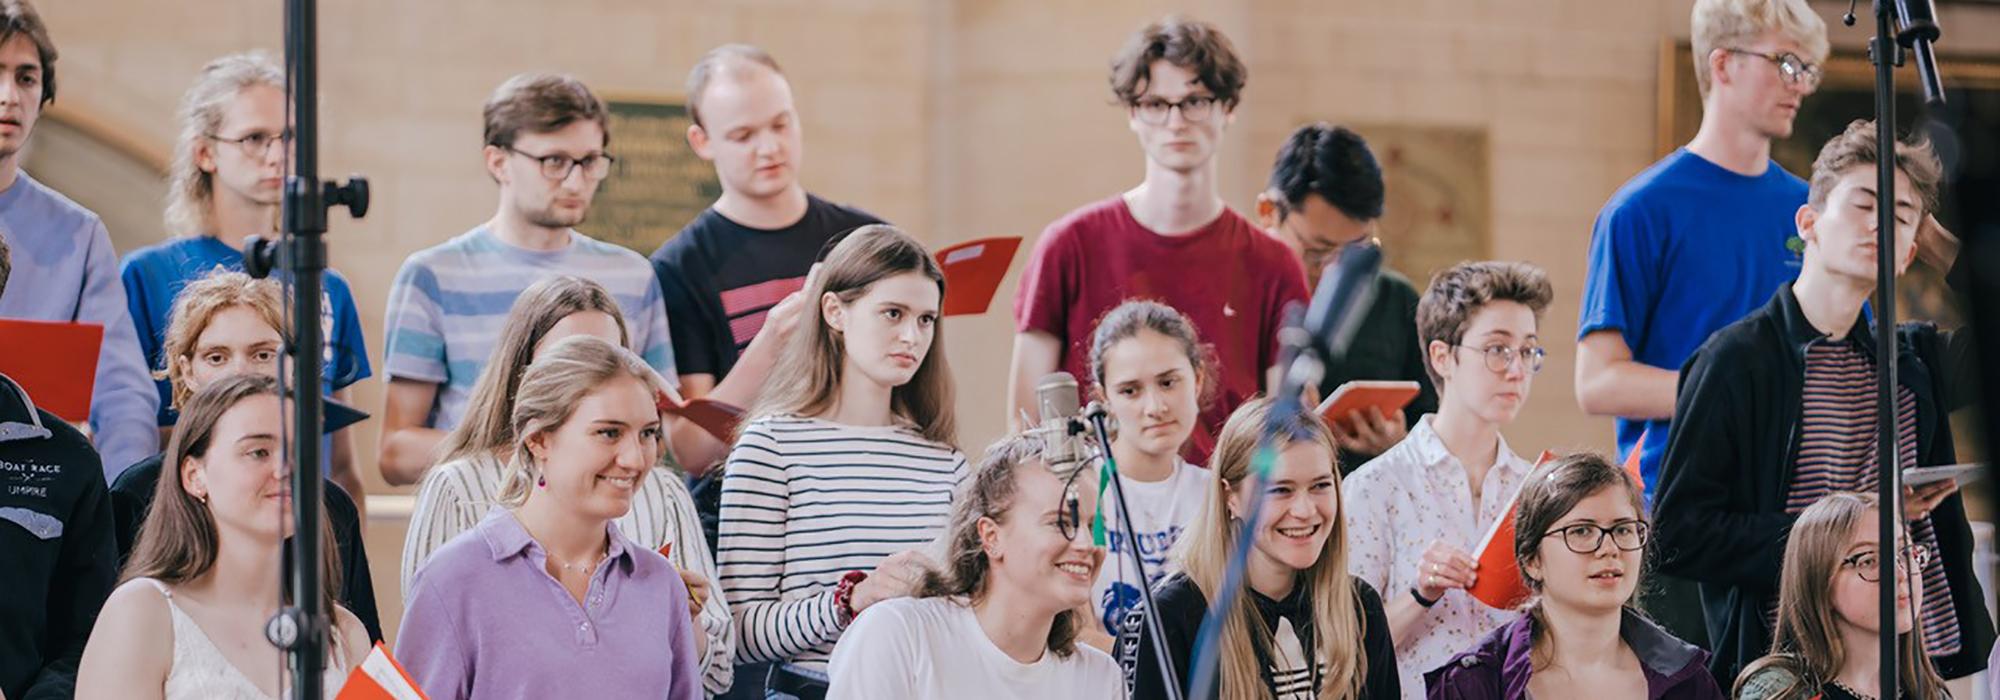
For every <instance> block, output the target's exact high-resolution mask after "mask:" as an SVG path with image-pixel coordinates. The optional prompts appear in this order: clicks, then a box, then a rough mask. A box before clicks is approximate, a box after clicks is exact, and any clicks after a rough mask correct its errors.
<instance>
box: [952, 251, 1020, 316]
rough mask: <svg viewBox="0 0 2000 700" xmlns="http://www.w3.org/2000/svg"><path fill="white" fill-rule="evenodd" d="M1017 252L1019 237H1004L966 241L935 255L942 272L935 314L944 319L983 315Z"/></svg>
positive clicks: (991, 302) (998, 289) (1011, 265)
mask: <svg viewBox="0 0 2000 700" xmlns="http://www.w3.org/2000/svg"><path fill="white" fill-rule="evenodd" d="M1020 248H1021V237H1020V236H1006V237H999V238H981V239H978V240H973V241H966V242H964V243H960V244H958V245H954V246H951V247H949V248H945V249H943V250H940V251H938V252H937V261H938V267H940V268H942V269H943V270H944V303H943V304H942V308H940V309H939V311H938V312H939V313H940V314H942V315H945V316H962V315H966V314H983V313H986V309H987V308H988V307H990V306H992V304H993V295H994V293H996V292H999V291H1000V281H1001V280H1003V279H1006V277H1007V269H1008V268H1010V267H1013V265H1014V253H1015V252H1016V251H1018V250H1020Z"/></svg>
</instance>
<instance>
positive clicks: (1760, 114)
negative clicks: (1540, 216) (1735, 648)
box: [1576, 0, 1827, 647]
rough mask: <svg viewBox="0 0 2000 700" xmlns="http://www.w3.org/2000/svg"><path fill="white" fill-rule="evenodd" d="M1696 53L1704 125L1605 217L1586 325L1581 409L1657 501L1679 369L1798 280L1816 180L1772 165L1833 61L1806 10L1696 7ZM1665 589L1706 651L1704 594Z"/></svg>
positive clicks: (1587, 286)
mask: <svg viewBox="0 0 2000 700" xmlns="http://www.w3.org/2000/svg"><path fill="white" fill-rule="evenodd" d="M1691 43H1692V44H1693V51H1694V69H1695V83H1696V85H1698V86H1699V87H1700V89H1701V94H1702V117H1701V128H1700V130H1699V131H1697V132H1696V133H1695V136H1694V140H1692V141H1689V142H1688V145H1687V146H1686V147H1684V148H1681V149H1679V150H1676V151H1674V152H1673V153H1671V154H1668V155H1667V157H1666V158H1663V159H1661V160H1660V161H1659V162H1657V163H1654V164H1653V165H1652V167H1649V168H1647V169H1646V170H1645V171H1643V172H1641V173H1639V174H1638V175H1637V176H1634V177H1633V178H1632V179H1631V180H1630V181H1627V182H1626V183H1625V185H1624V186H1623V187H1620V188H1619V189H1618V191H1617V192H1616V193H1614V194H1613V195H1612V196H1611V199H1610V201H1608V202H1606V203H1605V204H1604V208H1603V209H1602V210H1601V211H1599V212H1598V215H1597V223H1596V225H1595V227H1594V230H1593V231H1592V233H1591V242H1590V253H1589V272H1588V273H1587V275H1586V277H1585V279H1584V287H1583V303H1582V311H1581V314H1580V317H1579V319H1578V321H1577V340H1578V342H1577V350H1576V402H1577V405H1578V406H1579V407H1580V408H1582V409H1583V411H1584V412H1585V413H1588V414H1591V415H1597V416H1611V417H1614V418H1616V424H1617V431H1618V432H1617V438H1618V452H1619V454H1620V455H1621V460H1622V459H1623V455H1626V454H1629V453H1630V452H1631V451H1632V450H1634V449H1639V450H1640V451H1641V452H1640V455H1639V472H1640V474H1641V476H1642V480H1643V481H1644V482H1645V483H1644V484H1643V485H1644V486H1645V489H1646V500H1647V503H1649V504H1650V503H1651V502H1652V500H1653V497H1654V495H1655V493H1656V490H1657V488H1658V486H1659V481H1660V456H1661V455H1662V454H1663V453H1664V452H1665V450H1666V439H1665V438H1666V433H1667V429H1668V428H1667V425H1668V423H1667V419H1668V418H1670V417H1672V415H1673V412H1674V394H1675V385H1676V382H1677V381H1678V380H1679V371H1680V368H1681V363H1683V362H1685V361H1686V360H1687V358H1688V355H1690V354H1692V353H1693V352H1694V349H1695V348H1697V347H1700V345H1701V343H1702V341H1704V340H1707V339H1708V336H1709V334H1710V333H1713V332H1715V331H1716V329H1719V328H1722V327H1723V326H1726V325H1729V323H1731V322H1733V321H1735V320H1736V319H1739V318H1742V317H1743V315H1744V314H1747V313H1749V312H1750V311H1751V310H1753V309H1756V308H1757V306H1758V305H1759V304H1762V303H1763V302H1764V301H1765V300H1766V299H1769V298H1771V293H1772V292H1773V291H1775V290H1777V288H1778V285H1781V284H1784V283H1785V282H1788V281H1791V279H1792V278H1793V277H1796V276H1797V275H1798V272H1799V255H1798V253H1797V252H1796V247H1797V243H1796V241H1795V240H1794V238H1795V237H1794V236H1793V227H1792V213H1793V212H1795V211H1797V210H1798V208H1799V205H1800V204H1804V203H1805V200H1806V183H1805V181H1804V180H1800V179H1799V178H1798V177H1797V176H1795V175H1793V174H1791V173H1788V172H1785V169H1784V168H1783V167H1781V166H1779V165H1778V163H1777V162H1776V161H1773V160H1771V141H1772V140H1774V139H1781V138H1785V137H1787V136H1790V135H1791V134H1792V119H1793V118H1794V117H1796V116H1797V115H1798V110H1799V104H1800V103H1801V101H1803V100H1804V99H1805V98H1806V96H1807V95H1810V94H1812V92H1813V90H1814V89H1815V88H1816V87H1818V85H1819V68H1818V65H1819V63H1820V62H1821V61H1823V60H1825V59H1826V55H1827V39H1826V24H1825V23H1824V22H1822V21H1821V20H1820V18H1819V15H1817V14H1814V13H1813V10H1812V8H1811V7H1809V6H1807V4H1806V0H1696V2H1695V4H1694V10H1693V16H1692V37H1691ZM1641 436H1648V437H1646V439H1645V444H1643V445H1641V444H1640V437H1641ZM1653 583H1654V585H1653V586H1652V587H1651V588H1650V590H1646V591H1641V592H1640V598H1641V600H1642V605H1643V607H1645V608H1646V611H1647V612H1648V613H1650V614H1652V616H1653V618H1654V619H1655V620H1658V621H1660V623H1661V625H1663V626H1665V627H1666V628H1667V630H1668V631H1670V632H1672V633H1673V634H1674V636H1676V637H1680V638H1681V639H1685V640H1687V641H1689V642H1691V643H1693V644H1695V645H1696V646H1703V647H1706V646H1707V642H1708V637H1707V634H1706V630H1705V629H1704V628H1703V625H1702V624H1701V621H1700V616H1699V608H1700V601H1698V600H1696V597H1697V594H1696V593H1695V591H1694V587H1693V585H1692V584H1689V583H1688V582H1686V581H1682V580H1680V579H1677V578H1675V577H1674V576H1671V575H1662V576H1657V577H1654V579H1653Z"/></svg>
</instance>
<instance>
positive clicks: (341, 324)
mask: <svg viewBox="0 0 2000 700" xmlns="http://www.w3.org/2000/svg"><path fill="white" fill-rule="evenodd" d="M284 86H285V74H284V71H283V70H281V69H280V68H279V67H278V64H277V63H276V62H275V61H273V60H272V59H271V57H270V56H268V55H266V54H263V53H259V52H251V53H240V54H232V55H229V56H224V57H222V58H219V59H216V60H215V61H213V62H211V63H209V64H208V65H207V66H206V67H204V68H202V71H201V76H200V77H199V78H198V79H196V81H195V84H194V87H192V88H189V90H188V93H187V96H186V97H184V98H183V99H182V100H181V114H180V119H181V124H182V129H181V134H182V141H181V142H180V143H179V144H178V145H177V146H176V147H175V149H174V150H175V158H174V163H173V168H172V172H171V173H170V182H169V184H168V204H167V222H168V224H169V226H170V227H171V228H172V229H173V233H174V235H175V236H176V237H175V238H173V239H172V240H169V241H167V242H165V243H161V244H158V245H154V246H149V247H146V248H141V249H139V250H136V251H133V252H132V253H131V254H130V255H127V256H125V262H124V265H123V266H122V268H121V270H120V273H119V276H120V278H122V280H123V281H124V286H125V296H126V304H127V306H129V307H130V309H131V314H132V323H133V325H134V326H136V327H137V329H138V332H139V346H140V349H142V350H143V351H144V352H145V354H146V364H147V366H148V367H151V368H153V369H155V370H164V369H165V364H164V363H163V361H162V358H161V348H162V347H164V346H165V344H166V333H167V323H168V321H169V320H170V319H169V315H170V314H171V312H172V311H173V307H174V297H175V296H176V295H178V294H180V291H181V288H182V287H185V286H187V284H188V283H189V282H192V281H194V280H197V279H200V278H201V277H203V276H205V275H207V274H209V273H210V272H212V271H214V270H215V269H216V268H223V269H227V270H241V269H243V241H244V239H246V238H249V237H250V236H253V235H257V236H265V237H270V236H273V235H275V234H276V231H275V229H274V227H275V225H276V224H277V221H278V208H279V204H280V199H281V195H282V192H283V189H282V186H283V183H284V168H285V159H286V158H287V157H288V156H289V154H288V153H287V150H286V146H287V145H289V143H290V141H291V132H290V131H289V130H288V129H286V127H285V87H284ZM325 280H326V290H325V293H324V294H323V295H322V296H321V298H320V314H319V316H320V324H321V328H322V330H323V332H324V333H325V338H326V345H325V347H324V348H323V349H322V355H321V358H320V359H321V360H322V361H323V362H325V367H326V370H325V375H324V376H325V380H326V385H325V387H326V390H327V392H328V394H329V395H330V396H333V397H334V398H336V399H338V400H340V401H341V402H343V403H351V402H350V401H349V398H350V397H349V391H348V389H347V387H348V386H349V385H351V384H353V383H355V382H357V381H360V380H362V379H365V378H367V377H368V375H369V366H368V347H367V345H366V343H365V342H364V340H363V339H362V335H361V316H360V314H359V313H357V312H356V311H355V308H354V295H353V292H352V291H351V290H350V289H349V288H348V285H347V279H346V278H344V277H341V276H340V273H337V272H334V271H333V270H327V273H326V278H325ZM155 377H156V379H155V383H156V384H157V387H158V390H159V395H160V410H159V425H160V427H161V428H162V429H163V432H164V429H166V428H169V427H171V426H172V425H173V424H174V422H175V420H176V419H177V418H178V416H177V415H176V414H175V412H174V410H173V409H172V408H171V404H172V401H170V400H169V397H170V396H171V391H172V387H171V386H169V384H168V382H167V380H166V379H165V378H164V377H163V376H160V375H155ZM320 454H322V455H326V456H327V460H326V463H325V466H324V469H325V470H326V472H327V477H328V478H329V479H332V480H333V482H334V483H336V484H339V485H340V487H341V488H343V489H346V490H347V492H348V493H351V494H355V495H356V499H355V502H356V503H357V504H359V503H361V501H362V499H361V498H360V495H361V494H364V493H366V491H364V490H363V489H362V483H361V471H360V468H359V467H358V466H357V465H356V463H355V459H354V439H353V436H352V435H350V434H349V433H348V431H346V430H339V431H335V432H334V433H332V434H331V435H330V436H329V437H328V439H327V441H324V442H323V443H322V445H321V452H320ZM125 466H128V465H119V467H120V468H123V467H125Z"/></svg>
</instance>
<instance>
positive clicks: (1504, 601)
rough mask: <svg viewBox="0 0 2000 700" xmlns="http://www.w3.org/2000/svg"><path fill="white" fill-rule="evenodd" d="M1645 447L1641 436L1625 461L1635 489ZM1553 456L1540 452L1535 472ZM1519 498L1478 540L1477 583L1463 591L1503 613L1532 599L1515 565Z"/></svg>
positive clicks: (1515, 493) (1638, 484)
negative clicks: (1515, 522) (1515, 521)
mask: <svg viewBox="0 0 2000 700" xmlns="http://www.w3.org/2000/svg"><path fill="white" fill-rule="evenodd" d="M1645 445H1646V436H1645V435H1640V436H1639V442H1638V443H1636V444H1634V445H1633V446H1632V454H1630V455H1628V456H1626V458H1625V473H1626V475H1627V476H1630V477H1631V478H1632V484H1633V485H1634V486H1640V485H1641V484H1644V483H1645V482H1644V481H1642V480H1640V477H1639V455H1640V453H1641V452H1642V451H1643V450H1644V448H1645ZM1555 456H1556V455H1555V453H1554V452H1543V453H1542V456H1541V458H1539V459H1536V460H1535V467H1536V469H1539V468H1541V466H1542V465H1544V464H1548V463H1549V461H1550V460H1553V459H1555ZM1532 471H1533V470H1530V472H1531V473H1532ZM1526 489H1527V484H1522V485H1521V490H1526ZM1520 498H1521V493H1520V491H1515V492H1514V497H1513V498H1511V499H1508V501H1507V510H1506V512H1505V513H1503V514H1501V516H1500V519H1498V520H1495V521H1494V522H1493V527H1492V528H1490V529H1488V530H1487V531H1486V536H1485V537H1483V538H1481V539H1480V541H1479V549H1478V550H1477V552H1476V553H1475V554H1473V558H1474V559H1477V560H1478V561H1479V580H1478V582H1476V583H1474V584H1473V585H1472V587H1471V588H1469V589H1466V590H1467V592H1468V593H1471V594H1472V597H1473V598H1476V599H1478V600H1479V602H1481V603H1485V604H1487V605H1488V606H1491V607H1494V608H1499V609H1502V610H1511V609H1513V608H1515V607H1518V606H1520V604H1521V603H1524V602H1527V600H1528V597H1529V596H1531V595H1533V592H1531V591H1529V590H1528V583H1527V582H1526V581H1524V580H1522V579H1521V567H1520V565H1519V564H1518V563H1517V562H1515V561H1514V510H1515V508H1517V507H1518V506H1519V505H1520Z"/></svg>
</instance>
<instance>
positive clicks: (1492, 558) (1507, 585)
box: [1466, 451, 1556, 610]
mask: <svg viewBox="0 0 2000 700" xmlns="http://www.w3.org/2000/svg"><path fill="white" fill-rule="evenodd" d="M1555 457H1556V454H1555V453H1554V452H1547V451H1544V452H1543V453H1542V456H1541V457H1540V458H1538V459H1536V460H1535V467H1536V468H1540V467H1541V466H1542V465H1544V464H1548V463H1549V460H1551V459H1555ZM1529 471H1531V472H1532V471H1533V470H1529ZM1523 486H1524V487H1525V484H1524V485H1523ZM1520 498H1521V492H1520V491H1519V490H1516V491H1515V492H1514V496H1513V498H1510V499H1508V501H1507V510H1506V512H1504V513H1501V514H1500V518H1499V519H1498V520H1495V521H1493V527H1491V528H1487V530H1486V537H1484V538H1482V539H1480V540H1479V549H1478V551H1476V552H1474V553H1473V554H1472V559H1473V561H1476V562H1478V568H1476V569H1474V572H1475V573H1477V574H1478V580H1476V581H1473V582H1472V588H1470V589H1467V590H1466V592H1467V593H1471V594H1472V597H1473V598H1475V599H1477V600H1478V601H1479V602H1481V603H1485V604H1487V605H1489V606H1492V607H1495V608H1500V609H1503V610H1508V609H1512V608H1514V607H1515V606H1517V605H1520V604H1521V603H1522V602H1523V601H1526V600H1527V599H1528V596H1529V595H1531V593H1530V591H1529V590H1528V584H1527V583H1526V582H1524V581H1522V580H1521V567H1520V565H1519V564H1517V563H1515V561H1514V508H1515V506H1517V505H1519V503H1518V501H1519V500H1520Z"/></svg>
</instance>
